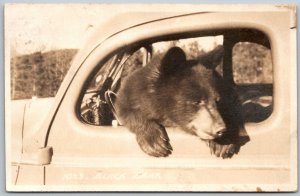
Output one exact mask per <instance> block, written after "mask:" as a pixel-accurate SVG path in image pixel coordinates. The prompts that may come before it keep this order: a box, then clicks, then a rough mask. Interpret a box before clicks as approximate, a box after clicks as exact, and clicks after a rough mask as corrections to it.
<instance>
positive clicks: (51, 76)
mask: <svg viewBox="0 0 300 196" xmlns="http://www.w3.org/2000/svg"><path fill="white" fill-rule="evenodd" d="M166 45H167V48H168V47H172V46H175V45H178V46H180V47H181V48H183V49H184V50H185V52H186V53H187V57H188V59H193V58H195V57H197V56H199V55H202V54H204V53H205V51H204V50H203V49H202V48H201V47H200V46H199V44H198V42H196V41H192V42H189V43H186V44H184V45H180V43H179V42H177V41H172V42H169V43H167V42H166ZM167 48H164V50H159V49H155V48H154V56H156V55H159V56H161V55H162V54H163V52H164V51H165V50H167ZM76 52H77V50H75V49H65V50H56V51H50V52H46V53H41V52H37V53H34V54H30V55H23V56H18V57H14V58H11V87H12V88H11V96H12V99H25V98H31V97H32V96H37V97H53V96H55V94H56V92H57V90H58V88H59V86H60V84H61V82H62V80H63V78H64V76H65V74H66V73H67V71H68V69H69V66H70V62H71V60H72V58H73V56H74V55H75V54H76ZM142 61H143V52H141V51H140V50H138V51H136V52H135V53H134V54H133V55H132V56H131V57H130V58H129V59H128V60H127V62H126V64H125V66H124V70H123V73H122V77H125V76H127V75H128V74H130V73H132V72H133V71H134V70H136V69H137V68H140V67H142ZM104 67H105V66H104ZM217 70H219V71H220V70H221V68H220V66H219V67H217ZM100 71H101V70H100ZM272 74H273V73H272V59H271V52H270V50H269V49H267V48H265V47H263V46H260V45H257V44H253V43H247V42H243V43H238V44H236V45H235V47H234V48H233V75H234V80H235V82H236V83H272ZM96 76H97V75H96ZM92 81H93V83H95V82H96V81H94V80H92Z"/></svg>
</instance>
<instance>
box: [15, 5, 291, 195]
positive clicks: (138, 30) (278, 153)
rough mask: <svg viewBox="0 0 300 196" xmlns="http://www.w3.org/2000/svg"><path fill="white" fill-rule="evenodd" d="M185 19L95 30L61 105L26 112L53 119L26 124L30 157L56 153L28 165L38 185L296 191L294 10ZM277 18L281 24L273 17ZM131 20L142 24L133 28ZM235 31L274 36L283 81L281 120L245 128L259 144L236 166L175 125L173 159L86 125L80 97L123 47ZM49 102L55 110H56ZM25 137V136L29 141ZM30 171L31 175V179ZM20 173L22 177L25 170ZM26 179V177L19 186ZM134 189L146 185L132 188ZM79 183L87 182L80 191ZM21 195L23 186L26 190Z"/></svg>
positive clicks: (278, 106)
mask: <svg viewBox="0 0 300 196" xmlns="http://www.w3.org/2000/svg"><path fill="white" fill-rule="evenodd" d="M176 14H177V13H163V14H157V13H149V14H146V15H145V14H141V15H139V17H136V15H131V14H130V15H131V16H130V15H127V16H130V17H132V19H133V20H131V19H130V18H127V17H117V20H116V19H114V20H113V21H117V22H116V25H115V26H113V27H111V26H112V25H111V23H110V22H108V23H107V25H104V26H102V27H101V28H100V29H101V30H100V31H99V33H98V34H97V33H96V34H97V36H96V37H97V38H92V39H91V40H90V41H89V42H88V46H87V47H85V48H84V49H82V50H81V52H79V54H78V55H77V56H76V58H75V59H74V60H73V63H72V65H71V68H70V70H69V71H68V74H67V75H66V77H65V79H64V81H63V83H62V85H61V87H60V89H59V91H58V93H57V96H56V98H55V100H52V101H51V102H52V104H49V105H47V106H45V108H43V107H44V106H43V104H46V101H45V102H40V105H39V104H37V105H34V104H33V105H32V107H31V108H32V110H34V109H37V108H38V109H40V111H39V113H38V112H37V113H35V112H34V111H32V113H31V115H32V117H27V116H26V117H25V122H27V121H28V122H31V123H30V124H35V123H32V122H36V121H35V119H36V118H37V117H39V119H40V117H41V116H39V115H40V113H42V114H43V115H46V114H47V116H44V117H43V119H44V120H41V121H38V122H39V123H37V124H35V125H34V127H29V126H27V125H26V123H25V126H24V127H25V129H24V133H25V134H24V136H26V137H24V138H25V140H24V143H23V151H24V152H23V154H26V153H27V154H32V153H36V152H37V151H38V150H40V149H44V148H47V147H51V148H53V156H52V154H51V158H52V159H51V162H50V164H47V165H41V166H37V165H35V163H34V162H32V163H31V164H30V167H29V166H28V167H27V166H26V165H22V164H20V165H19V166H21V167H23V168H24V169H28V170H30V171H32V175H35V173H37V179H38V180H37V181H39V184H40V183H42V184H45V185H46V186H43V187H39V189H38V190H40V189H42V190H70V188H72V190H110V191H120V190H137V191H138V190H144V191H148V190H153V186H155V187H156V188H155V190H158V191H159V190H161V191H171V190H191V191H257V190H261V189H263V190H269V191H277V190H280V191H295V190H296V189H297V184H296V182H297V174H296V173H297V171H295V170H296V165H295V164H296V158H297V157H295V154H296V145H297V141H296V135H297V129H296V124H295V122H296V119H295V118H296V117H295V116H296V109H295V108H296V92H297V90H296V84H295V81H296V74H293V73H295V72H294V71H295V69H296V66H295V65H296V61H295V59H296V54H295V52H294V51H295V43H293V41H295V35H296V29H295V28H292V29H291V24H292V23H290V18H291V15H293V14H291V12H290V11H287V10H282V11H277V12H275V11H274V10H272V11H270V12H268V14H266V13H265V12H226V13H224V12H223V13H212V12H210V13H195V14H187V15H180V16H178V17H174V15H176ZM274 17H276V18H278V20H276V21H274V20H273V19H274ZM212 18H213V20H212ZM147 21H148V22H147ZM150 21H152V22H150ZM123 22H124V23H123ZM131 22H137V23H136V24H134V23H133V24H129V23H131ZM138 23H142V24H138ZM110 27H111V29H110ZM120 27H122V28H120ZM179 27H180V28H179ZM236 28H254V29H258V30H261V31H263V32H264V33H266V34H267V36H268V37H269V39H270V42H271V49H272V58H273V70H274V78H275V82H274V94H273V97H274V110H273V113H272V115H271V116H270V117H269V118H268V119H267V120H266V121H264V122H261V123H259V124H256V123H255V124H254V123H252V124H247V125H246V129H247V131H248V133H249V135H250V138H251V141H250V142H249V143H247V144H246V145H245V146H243V147H242V149H241V151H240V153H239V154H238V155H237V156H235V157H234V158H232V159H230V160H222V159H220V158H215V157H214V156H212V155H210V152H209V148H208V147H207V146H206V144H205V143H204V142H201V141H199V139H198V138H196V137H194V136H190V135H187V134H185V133H183V132H182V131H180V130H178V129H176V128H169V129H168V133H169V136H170V139H171V144H172V146H173V148H174V151H173V154H172V155H171V156H170V157H168V158H161V159H157V158H152V157H148V156H147V155H146V154H144V153H143V152H142V151H141V150H140V149H139V147H138V144H137V143H136V141H135V136H134V135H133V134H132V133H130V132H129V131H128V130H127V129H126V128H124V127H122V126H119V127H116V128H112V127H110V126H101V127H97V126H93V125H87V124H84V123H82V122H81V121H80V120H79V119H78V117H77V116H78V111H76V109H77V104H78V99H80V97H82V89H83V88H84V85H85V83H84V81H86V80H87V78H88V77H89V76H90V75H91V73H92V72H93V70H94V69H95V67H96V65H97V64H98V63H99V62H102V63H103V62H104V59H105V58H106V57H107V56H109V55H110V54H112V53H113V52H115V51H117V50H118V49H120V48H122V47H124V46H127V45H128V46H130V45H132V44H134V43H144V42H145V43H148V42H149V40H156V39H157V40H158V39H163V38H164V37H168V36H169V37H176V36H178V35H186V34H189V33H196V32H203V33H204V34H205V32H207V31H209V32H213V31H215V30H220V29H236ZM157 37H159V38H157ZM287 57H290V58H287ZM100 64H101V63H100ZM283 65H291V66H283ZM282 95H285V97H283V96H282ZM286 100H290V101H288V102H287V101H286ZM50 105H51V108H50V107H48V106H50ZM49 108H50V109H49ZM286 108H288V110H287V109H286ZM44 109H45V110H44ZM48 109H49V110H48ZM45 111H48V112H45ZM41 119H42V118H41ZM20 122H21V121H19V123H18V124H16V126H17V127H16V129H18V130H19V129H20V127H21V123H20ZM27 136H28V137H27ZM16 137H17V138H18V140H20V135H16ZM32 141H34V142H32ZM186 144H189V145H186ZM182 146H185V148H182ZM17 150H20V146H17ZM47 152H48V151H47ZM27 158H28V157H27ZM29 158H30V156H29ZM20 163H22V161H20ZM24 174H25V173H24ZM26 174H27V175H29V176H30V173H29V174H28V173H26ZM18 175H19V176H20V175H22V172H19V174H18ZM40 176H42V177H43V178H40ZM21 177H22V176H21ZM21 177H20V179H21ZM216 177H217V178H216ZM28 178H30V177H28ZM33 181H34V180H33ZM21 182H22V181H18V183H17V184H21ZM24 182H25V183H26V181H24ZM249 182H251V183H249ZM133 183H134V184H136V185H138V187H136V186H134V187H133V185H132V184H133ZM58 184H60V185H66V186H61V187H59V186H55V188H54V189H52V188H53V186H50V185H58ZM245 184H246V185H245ZM47 185H49V186H47ZM67 185H68V186H67ZM74 185H81V186H75V187H74ZM82 185H84V186H82ZM51 187H52V188H51ZM14 188H16V187H14ZM19 190H24V189H22V186H21V187H19Z"/></svg>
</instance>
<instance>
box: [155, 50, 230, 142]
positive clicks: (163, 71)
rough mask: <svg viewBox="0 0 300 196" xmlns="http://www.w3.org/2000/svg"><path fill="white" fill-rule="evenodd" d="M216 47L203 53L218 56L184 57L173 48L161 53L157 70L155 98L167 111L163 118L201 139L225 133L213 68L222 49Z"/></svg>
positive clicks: (219, 82) (218, 78) (218, 82)
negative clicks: (190, 58) (156, 97)
mask: <svg viewBox="0 0 300 196" xmlns="http://www.w3.org/2000/svg"><path fill="white" fill-rule="evenodd" d="M216 50H217V51H216ZM216 50H214V51H212V52H210V53H209V54H207V55H210V57H212V53H216V54H217V56H218V58H216V57H214V58H206V57H207V56H202V57H201V58H200V59H198V60H187V59H186V55H185V53H184V51H183V50H182V49H181V48H178V47H173V48H171V49H170V50H168V52H167V53H166V54H165V55H164V57H163V59H162V61H161V65H160V70H159V72H160V77H159V79H158V86H159V88H160V90H159V93H160V95H159V96H158V97H159V98H160V102H162V103H163V105H162V106H164V107H165V108H166V110H168V111H167V112H164V113H167V116H166V118H168V119H170V120H171V121H173V122H174V123H176V124H177V125H179V126H180V127H181V128H182V129H184V130H185V131H187V132H189V133H192V134H194V135H197V136H199V137H200V138H201V139H203V140H212V139H216V138H220V137H222V136H223V135H224V134H225V132H226V125H225V123H224V120H223V118H222V115H221V113H222V111H220V108H221V107H220V104H221V102H222V99H223V95H222V89H221V88H222V85H223V84H222V77H221V76H220V75H219V74H217V72H216V71H215V70H214V68H215V63H219V62H220V61H221V59H222V55H220V50H222V48H220V47H218V48H216ZM204 58H206V59H205V65H204V64H203V63H202V61H201V60H203V59H204ZM209 59H211V61H209ZM170 95H171V96H170Z"/></svg>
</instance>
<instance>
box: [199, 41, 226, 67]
mask: <svg viewBox="0 0 300 196" xmlns="http://www.w3.org/2000/svg"><path fill="white" fill-rule="evenodd" d="M223 55H224V48H223V46H222V45H218V46H217V47H216V48H215V49H213V50H212V51H210V52H208V53H206V54H204V55H201V56H200V57H198V61H199V63H201V64H202V65H204V66H205V67H206V68H208V69H215V68H216V67H217V66H218V65H219V64H220V63H221V61H222V59H223Z"/></svg>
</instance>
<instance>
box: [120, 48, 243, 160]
mask: <svg viewBox="0 0 300 196" xmlns="http://www.w3.org/2000/svg"><path fill="white" fill-rule="evenodd" d="M222 54H223V48H222V47H217V48H216V49H215V50H213V51H212V52H211V53H209V54H207V55H205V56H202V57H199V58H198V59H196V60H187V58H186V55H185V53H184V51H183V50H182V49H181V48H179V47H173V48H171V49H169V50H168V51H167V52H166V54H165V55H163V56H162V57H153V58H152V60H151V61H150V62H149V64H148V65H147V66H145V67H143V68H141V69H139V70H136V71H135V72H133V73H132V75H130V76H129V77H127V78H126V80H125V81H123V82H122V84H121V88H120V90H119V92H118V94H117V100H116V103H115V104H116V109H117V114H118V118H119V120H120V121H121V123H122V124H123V125H125V126H126V127H128V128H129V130H131V131H132V132H133V133H135V134H136V139H137V142H138V144H139V145H140V147H141V149H142V150H143V151H144V152H145V153H147V154H149V155H152V156H155V157H165V156H168V155H169V154H171V152H172V150H173V149H172V146H171V145H170V140H169V138H168V134H167V132H166V130H165V127H164V126H166V124H167V122H168V123H169V122H171V123H172V124H176V125H177V126H179V127H181V129H182V130H184V131H186V132H188V133H190V134H193V135H196V136H198V137H199V138H200V139H202V140H204V141H206V142H208V144H209V147H210V150H211V152H212V153H213V154H215V155H216V156H218V157H222V158H230V157H232V155H233V154H235V153H238V151H239V148H240V146H241V145H243V144H244V143H246V142H247V141H249V137H248V135H247V133H246V131H245V129H244V124H243V119H242V118H241V116H242V115H241V114H240V113H239V107H240V103H239V101H238V98H237V95H236V93H235V91H234V89H233V87H231V85H228V84H226V82H224V80H223V78H222V76H221V75H219V74H218V73H217V72H216V71H215V70H214V68H215V66H216V64H218V63H220V61H221V59H222Z"/></svg>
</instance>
